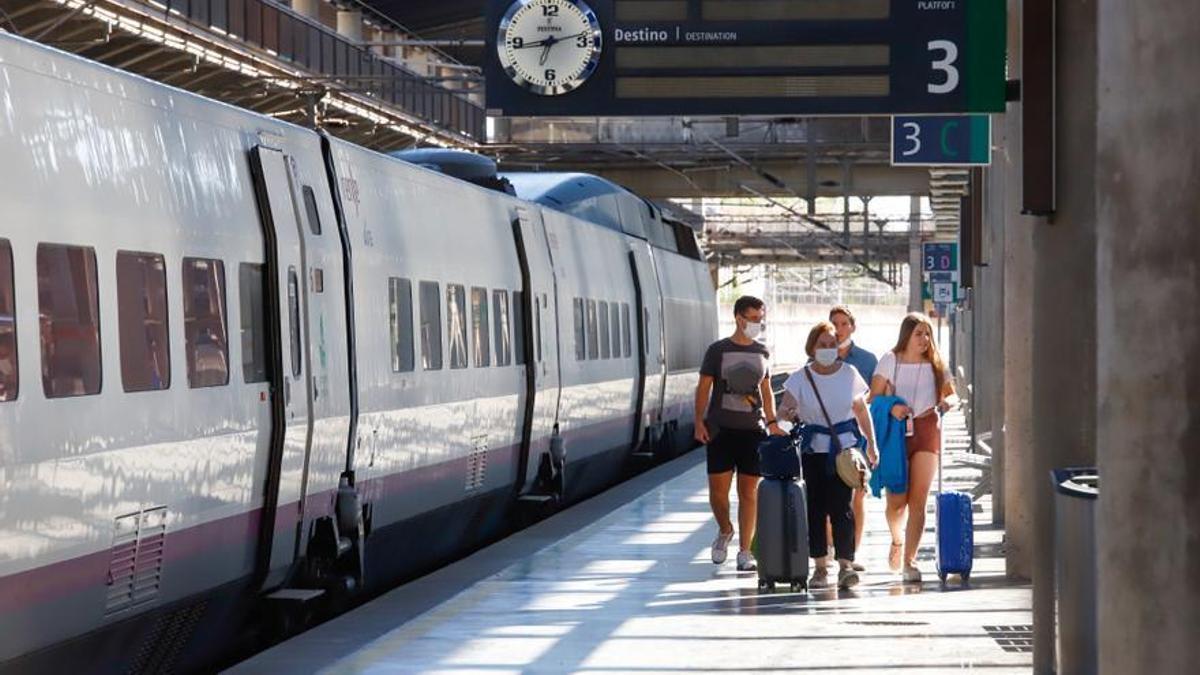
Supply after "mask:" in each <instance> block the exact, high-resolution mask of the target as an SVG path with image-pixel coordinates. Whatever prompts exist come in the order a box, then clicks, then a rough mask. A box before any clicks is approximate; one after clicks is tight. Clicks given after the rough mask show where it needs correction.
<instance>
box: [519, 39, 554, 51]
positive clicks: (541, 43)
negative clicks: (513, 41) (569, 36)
mask: <svg viewBox="0 0 1200 675" xmlns="http://www.w3.org/2000/svg"><path fill="white" fill-rule="evenodd" d="M552 39H553V38H546V39H545V40H538V41H537V42H526V43H524V44H522V45H521V46H520V47H513V49H529V48H531V47H544V46H545V45H546V44H547V43H549V42H550V41H551V40H552Z"/></svg>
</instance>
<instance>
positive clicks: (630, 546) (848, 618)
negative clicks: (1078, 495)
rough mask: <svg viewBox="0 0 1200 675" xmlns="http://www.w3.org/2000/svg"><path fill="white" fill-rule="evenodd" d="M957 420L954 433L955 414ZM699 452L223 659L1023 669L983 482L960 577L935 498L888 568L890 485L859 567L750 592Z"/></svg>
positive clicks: (574, 667)
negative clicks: (911, 549) (713, 508)
mask: <svg viewBox="0 0 1200 675" xmlns="http://www.w3.org/2000/svg"><path fill="white" fill-rule="evenodd" d="M950 422H951V423H950V425H949V426H952V427H956V428H955V429H953V431H955V432H957V435H959V436H960V437H961V436H962V434H961V418H957V419H952V420H950ZM956 440H959V439H956ZM961 440H965V437H962V438H961ZM950 445H951V447H952V448H953V447H954V446H956V445H957V446H960V447H961V445H963V444H962V443H958V442H954V443H951V444H950ZM959 455H960V453H959V452H956V451H953V450H952V451H951V452H950V453H948V459H949V460H950V461H949V462H948V464H947V467H948V471H947V478H948V481H947V483H948V486H949V487H955V488H959V489H964V488H967V487H969V486H970V485H971V484H973V483H974V481H975V480H976V479H977V478H978V475H979V474H978V470H976V469H970V468H966V467H964V466H963V465H962V464H961V463H959V462H957V461H955V460H956V458H958V456H959ZM703 457H704V454H703V452H702V451H697V452H693V453H691V454H689V455H687V456H685V457H682V458H680V459H678V460H676V461H674V462H672V463H670V464H667V465H664V466H662V467H658V468H656V469H655V470H653V471H651V472H649V473H647V474H645V475H643V476H640V477H638V478H636V479H634V480H633V481H631V482H630V483H627V484H625V485H622V486H620V487H618V488H615V489H614V490H610V491H609V492H607V493H605V494H604V495H601V496H599V497H597V498H594V499H592V500H589V501H588V502H585V503H584V504H581V505H579V506H577V507H575V508H574V509H571V510H569V511H567V512H564V513H563V514H560V515H558V516H555V517H554V518H552V519H550V520H548V521H546V522H544V523H541V524H539V525H538V526H536V527H534V528H531V529H530V530H526V531H524V532H521V533H518V534H517V535H515V536H513V537H510V538H509V539H506V540H505V541H504V542H501V543H499V544H497V545H495V546H492V547H490V548H488V549H484V550H483V551H480V552H479V553H477V554H476V555H474V556H471V557H470V558H467V559H465V560H463V561H461V562H460V563H457V564H456V565H452V566H450V567H448V568H446V569H444V570H441V571H439V572H438V573H436V574H432V575H430V576H428V577H425V578H423V579H420V580H417V581H415V582H413V583H411V584H408V585H406V586H403V587H401V588H398V589H396V590H395V591H393V592H391V593H389V594H387V595H385V596H383V597H381V598H379V599H377V600H376V601H374V602H372V603H369V604H368V605H365V606H364V607H362V608H360V609H359V610H357V611H356V612H353V613H351V614H349V615H346V616H343V617H340V618H338V619H336V620H334V621H331V622H329V623H327V624H325V625H322V626H319V627H317V628H315V629H313V630H311V631H309V632H307V633H305V634H303V635H301V636H299V637H297V638H294V639H292V640H291V641H289V642H286V643H283V644H281V645H279V646H277V647H275V648H273V649H272V650H270V651H267V652H264V653H263V654H260V655H259V656H257V657H255V658H254V659H251V660H250V661H247V662H245V663H243V664H241V665H240V666H238V667H236V668H234V669H232V671H231V672H235V673H284V672H286V673H302V672H322V673H380V674H382V673H408V672H436V673H455V674H462V673H489V674H497V673H510V672H511V673H517V672H545V673H559V672H585V673H586V672H595V673H618V672H625V673H673V672H884V671H890V670H896V669H900V670H905V671H911V672H920V673H940V672H951V671H958V670H968V669H984V670H986V671H987V672H995V673H1009V672H1011V673H1025V672H1029V670H1030V668H1031V654H1030V653H1029V649H1030V647H1029V644H1030V641H1029V638H1030V633H1029V631H1030V626H1029V624H1030V623H1031V613H1030V602H1031V595H1030V590H1029V587H1028V586H1021V585H1014V584H1011V583H1009V582H1007V581H1006V580H1005V578H1004V560H1003V557H1002V553H1001V549H1000V546H1001V540H1002V535H1003V533H1002V531H1000V530H997V529H996V528H994V527H993V526H992V525H991V513H990V509H989V507H990V498H989V497H984V498H983V499H981V500H980V501H979V502H977V503H976V509H977V513H976V541H975V547H976V561H975V571H974V573H973V574H972V577H971V585H970V588H965V589H964V588H961V587H960V584H959V582H958V580H957V579H956V578H952V580H951V582H950V583H949V584H947V585H946V586H945V587H942V585H941V583H940V582H939V581H938V579H937V577H936V575H935V574H934V564H933V538H932V526H933V522H932V521H933V518H932V515H931V516H930V517H929V518H927V521H928V526H929V528H930V530H929V532H928V533H927V534H926V538H925V540H924V542H923V543H924V544H926V545H925V546H923V548H922V552H921V555H920V560H921V562H920V566H921V567H922V569H923V571H924V572H925V581H924V583H922V584H904V583H902V582H901V581H900V580H899V579H898V577H897V576H896V575H894V574H892V573H890V572H889V571H888V570H887V564H886V556H887V549H888V543H889V541H890V538H889V536H888V534H887V527H886V524H885V522H884V518H883V506H882V500H878V499H872V498H868V501H867V505H868V516H867V532H866V534H865V536H864V543H863V549H864V550H863V551H862V552H861V555H860V556H859V559H860V561H862V562H863V563H864V564H865V565H866V566H867V572H866V574H865V575H864V576H863V582H862V584H860V585H859V586H858V587H857V588H855V589H853V590H852V591H843V592H838V591H836V590H822V591H815V592H812V593H809V594H804V593H795V594H793V593H788V592H784V591H776V592H775V593H759V592H758V590H757V588H756V578H755V575H754V573H753V572H750V573H739V572H737V571H736V570H735V569H734V565H733V557H734V556H733V554H732V553H733V548H731V554H730V556H729V558H730V559H729V562H727V563H726V564H724V565H721V566H717V565H714V564H713V563H712V562H711V560H710V559H709V545H710V544H711V541H712V538H713V536H714V535H715V532H716V526H715V524H714V522H713V521H712V518H711V515H710V514H709V510H708V499H707V492H706V486H705V475H704V465H703ZM931 503H932V500H931ZM980 507H982V509H981V510H980Z"/></svg>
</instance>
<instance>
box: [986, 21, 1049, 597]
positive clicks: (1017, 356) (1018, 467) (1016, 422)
mask: <svg viewBox="0 0 1200 675" xmlns="http://www.w3.org/2000/svg"><path fill="white" fill-rule="evenodd" d="M1021 4H1022V0H1009V2H1008V60H1009V68H1010V72H1011V73H1020V72H1021V70H1020V69H1021V40H1020V35H1021V30H1020V26H1021ZM1002 123H1003V124H1004V128H1005V136H1004V139H1003V141H1002V148H1001V150H1000V151H999V152H997V153H996V156H995V157H994V158H993V161H994V162H995V165H994V166H995V168H996V170H997V171H1003V172H1004V176H1005V183H1006V184H1007V185H1008V186H1009V189H1007V190H1006V191H1005V193H1004V226H1003V227H1004V255H1003V264H1004V340H1003V342H1004V368H1003V371H1002V372H1003V373H1004V384H1003V390H1004V451H1005V457H1004V468H1003V471H1004V484H1005V486H1006V488H1007V495H1006V498H1005V502H1004V550H1005V569H1006V572H1007V574H1008V577H1009V578H1010V579H1017V580H1026V581H1027V580H1029V579H1032V578H1033V564H1034V557H1033V508H1034V507H1033V497H1034V491H1035V489H1036V488H1038V487H1040V486H1041V485H1042V483H1041V482H1038V481H1035V480H1034V475H1033V459H1034V453H1035V451H1036V449H1035V448H1034V445H1033V229H1034V227H1036V226H1038V225H1039V223H1038V222H1037V221H1036V220H1035V219H1033V218H1029V217H1026V216H1022V215H1020V213H1021V160H1022V153H1021V104H1020V103H1009V105H1008V112H1007V113H1006V114H1005V115H1004V116H1003V118H1002Z"/></svg>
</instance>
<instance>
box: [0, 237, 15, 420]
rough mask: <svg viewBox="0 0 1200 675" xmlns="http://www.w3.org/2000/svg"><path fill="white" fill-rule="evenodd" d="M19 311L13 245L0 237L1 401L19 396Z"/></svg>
mask: <svg viewBox="0 0 1200 675" xmlns="http://www.w3.org/2000/svg"><path fill="white" fill-rule="evenodd" d="M18 375H19V373H18V372H17V312H16V298H15V297H14V290H13V263H12V246H11V245H9V243H8V240H7V239H0V401H12V400H14V399H16V398H17V389H18V386H19V385H20V379H19V377H18Z"/></svg>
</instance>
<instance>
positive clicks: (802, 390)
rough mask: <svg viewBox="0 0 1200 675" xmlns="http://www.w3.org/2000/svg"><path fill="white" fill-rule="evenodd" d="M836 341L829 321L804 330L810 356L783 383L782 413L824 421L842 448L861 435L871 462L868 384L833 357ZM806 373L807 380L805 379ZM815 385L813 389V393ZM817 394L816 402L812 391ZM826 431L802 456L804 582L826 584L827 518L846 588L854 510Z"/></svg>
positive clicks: (850, 579)
mask: <svg viewBox="0 0 1200 675" xmlns="http://www.w3.org/2000/svg"><path fill="white" fill-rule="evenodd" d="M837 345H838V339H837V332H836V331H835V330H834V327H833V324H831V323H829V322H828V321H822V322H820V323H818V324H817V325H816V326H814V327H813V329H812V330H811V331H809V334H808V341H807V342H806V343H805V345H804V351H805V352H807V353H808V355H809V356H810V357H811V358H812V359H813V361H812V363H810V364H809V365H808V366H806V367H805V368H801V369H800V370H797V371H796V372H794V373H792V374H791V376H790V377H788V380H787V382H785V383H784V385H783V388H784V392H785V393H784V395H783V407H782V409H781V411H780V413H781V416H785V415H786V416H788V417H790V418H792V419H798V420H799V421H800V422H802V423H804V424H810V425H814V426H816V427H821V428H823V429H829V428H830V427H829V423H830V422H832V423H833V426H834V427H839V426H840V427H845V429H844V430H843V429H839V431H840V432H841V433H838V441H839V443H840V444H841V446H840V447H842V448H851V447H856V446H858V445H859V439H860V437H861V438H863V439H865V441H866V446H867V460H868V461H869V462H870V464H871V465H872V466H874V465H875V464H876V462H877V461H878V459H879V456H878V454H877V452H876V450H875V434H874V431H873V429H872V427H871V414H870V411H869V410H868V409H867V391H868V388H867V383H866V382H865V381H863V379H862V376H861V375H859V374H858V371H857V370H855V369H854V366H851V365H849V364H845V363H842V362H841V361H839V360H838V349H837ZM805 371H809V373H811V375H812V381H811V382H810V381H809V379H808V374H806V372H805ZM814 385H815V388H816V390H815V391H814ZM818 391H819V392H820V401H818V399H817V392H818ZM821 403H824V404H825V410H826V411H828V412H829V421H828V422H827V421H826V418H825V414H824V413H823V412H822V411H821ZM831 440H832V439H831V438H830V434H828V433H814V434H813V435H812V437H811V440H810V442H809V444H808V447H806V448H805V450H804V454H803V455H802V456H801V463H802V465H803V469H804V481H805V483H806V484H807V487H808V497H807V503H808V552H809V555H811V556H812V557H813V558H814V559H815V561H816V566H815V568H814V570H813V575H812V579H811V580H810V581H809V586H810V587H812V588H821V587H825V586H828V584H829V573H828V571H827V570H826V563H827V561H828V559H829V540H828V539H827V537H826V535H825V520H826V518H828V519H829V521H830V522H831V523H832V524H833V539H834V548H835V550H836V551H837V555H838V566H839V568H840V569H839V571H838V587H839V588H850V587H851V586H853V585H855V584H857V583H858V572H856V571H855V570H854V567H853V562H854V511H853V509H852V508H851V505H850V497H851V489H850V487H849V486H847V485H846V484H845V483H843V482H842V479H841V478H839V477H838V475H837V473H836V471H834V470H833V464H832V462H831V461H830V455H829V453H830V446H831V445H833V443H832V442H831Z"/></svg>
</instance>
